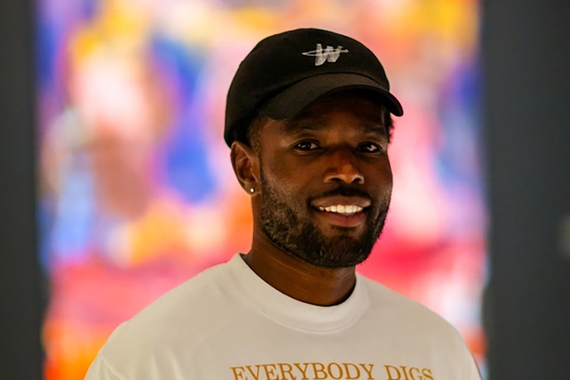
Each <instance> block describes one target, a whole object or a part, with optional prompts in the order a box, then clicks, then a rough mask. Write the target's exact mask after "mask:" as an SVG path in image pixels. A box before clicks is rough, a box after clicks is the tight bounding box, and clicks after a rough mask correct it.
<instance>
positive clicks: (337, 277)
mask: <svg viewBox="0 0 570 380" xmlns="http://www.w3.org/2000/svg"><path fill="white" fill-rule="evenodd" d="M402 113H403V111H402V107H401V105H400V103H399V101H398V100H397V99H396V98H395V97H394V96H393V95H392V94H391V93H390V91H389V84H388V79H387V78H386V75H385V73H384V69H383V68H382V65H381V64H380V62H379V61H378V59H377V58H376V57H375V56H374V54H373V53H372V52H371V51H370V50H368V49H367V48H366V47H365V46H364V45H362V44H361V43H360V42H358V41H356V40H354V39H352V38H349V37H347V36H343V35H340V34H336V33H333V32H329V31H324V30H319V29H298V30H293V31H289V32H285V33H281V34H277V35H274V36H271V37H268V38H266V39H264V40H263V41H261V42H260V43H259V44H258V45H257V46H256V47H255V48H254V49H253V50H252V52H251V53H250V54H249V55H248V56H247V57H246V58H245V60H244V61H243V62H242V63H241V65H240V67H239V69H238V71H237V73H236V75H235V77H234V80H233V82H232V85H231V87H230V90H229V93H228V100H227V109H226V126H225V132H224V138H225V141H226V143H227V144H228V146H230V148H231V162H232V165H233V168H234V171H235V174H236V177H237V179H238V181H239V183H240V185H241V186H242V188H243V189H244V190H245V191H246V192H247V193H248V194H250V196H251V203H252V211H253V216H254V232H253V240H252V245H251V249H250V251H249V252H248V253H247V254H236V255H235V256H234V257H233V259H232V260H231V261H230V262H228V263H226V264H222V265H219V266H216V267H214V268H211V269H209V270H207V271H205V272H203V273H201V274H200V275H198V276H196V277H195V278H193V279H192V280H190V281H188V282H186V283H185V284H183V285H181V286H180V287H178V288H176V289H174V290H172V291H171V292H169V293H167V294H166V295H165V296H163V297H162V298H160V299H159V300H158V301H157V302H155V303H154V304H153V305H151V306H149V307H148V308H146V309H145V310H143V311H142V312H141V313H139V314H138V315H137V316H135V317H134V318H133V319H131V320H130V321H128V322H126V323H124V324H123V325H122V326H120V327H119V328H118V329H117V330H116V331H115V332H114V333H113V334H112V336H111V337H110V338H109V340H108V342H107V343H106V345H105V346H104V347H103V348H102V349H101V351H100V352H99V355H98V356H97V358H96V359H95V361H94V363H93V364H92V366H91V368H90V370H89V373H88V374H87V379H121V380H135V379H137V380H151V379H152V380H154V379H193V380H198V379H200V380H204V379H234V380H238V379H249V380H262V379H263V380H269V379H274V380H277V379H279V380H286V379H290V380H309V379H311V380H313V379H321V380H322V379H368V380H371V379H388V380H477V379H480V376H479V374H478V371H477V367H476V365H475V363H474V361H473V358H472V357H471V355H470V353H469V350H468V349H467V347H466V346H465V344H464V342H463V340H462V339H461V337H460V335H459V334H458V333H457V331H455V330H454V329H453V328H452V327H451V326H450V325H449V324H448V323H447V322H445V321H444V320H443V319H442V318H441V317H439V316H437V315H436V314H434V313H433V312H431V311H429V310H428V309H426V308H425V307H423V306H421V305H420V304H418V303H416V302H414V301H412V300H409V299H407V298H405V297H403V296H401V295H398V294H396V293H394V292H392V291H390V290H389V289H387V288H385V287H384V286H382V285H380V284H377V283H374V282H372V281H370V280H368V279H366V278H364V277H362V276H360V275H357V274H356V272H355V266H356V265H357V264H359V263H361V262H362V261H364V260H366V258H367V257H368V255H369V254H370V252H371V250H372V247H373V246H374V244H375V242H376V240H377V239H378V237H379V236H380V233H381V231H382V228H383V226H384V221H385V218H386V214H387V212H388V207H389V204H390V196H391V192H392V173H391V169H390V161H389V158H388V144H389V142H390V137H391V134H392V129H393V125H392V117H391V115H395V116H401V115H402Z"/></svg>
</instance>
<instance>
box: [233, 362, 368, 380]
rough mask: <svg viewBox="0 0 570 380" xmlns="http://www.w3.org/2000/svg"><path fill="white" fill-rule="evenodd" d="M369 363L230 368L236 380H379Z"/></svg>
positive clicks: (294, 364) (288, 364)
mask: <svg viewBox="0 0 570 380" xmlns="http://www.w3.org/2000/svg"><path fill="white" fill-rule="evenodd" d="M373 369H374V364H368V363H337V362H329V363H321V362H307V363H263V364H247V365H243V366H235V367H230V370H231V372H232V375H233V379H234V380H377V379H376V378H375V377H374V376H373V373H372V371H373Z"/></svg>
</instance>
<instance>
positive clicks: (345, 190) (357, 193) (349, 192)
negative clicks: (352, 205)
mask: <svg viewBox="0 0 570 380" xmlns="http://www.w3.org/2000/svg"><path fill="white" fill-rule="evenodd" d="M337 195H339V196H343V197H360V198H366V199H368V200H370V201H371V202H373V201H374V199H373V198H372V196H371V195H370V194H368V193H367V192H366V191H364V190H362V189H359V188H356V187H354V186H350V185H338V186H337V187H335V188H334V189H330V190H327V191H325V192H323V193H320V194H319V195H315V196H312V197H310V198H309V199H308V203H309V204H311V202H313V201H314V200H316V199H319V198H326V197H333V196H337Z"/></svg>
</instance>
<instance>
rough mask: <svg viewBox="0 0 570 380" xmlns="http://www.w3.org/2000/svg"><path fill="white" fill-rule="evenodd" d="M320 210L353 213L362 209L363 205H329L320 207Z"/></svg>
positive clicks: (344, 213) (345, 213)
mask: <svg viewBox="0 0 570 380" xmlns="http://www.w3.org/2000/svg"><path fill="white" fill-rule="evenodd" d="M319 210H321V211H325V212H336V213H338V214H343V215H352V214H356V213H357V212H360V211H362V207H360V206H354V205H337V206H328V207H319Z"/></svg>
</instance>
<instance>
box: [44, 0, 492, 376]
mask: <svg viewBox="0 0 570 380" xmlns="http://www.w3.org/2000/svg"><path fill="white" fill-rule="evenodd" d="M478 6H479V4H478V3H477V2H476V1H475V0H406V1H402V0H398V1H395V0H352V1H347V0H315V1H304V0H289V1H285V0H259V1H253V0H218V1H206V0H162V1H157V0H39V1H38V3H37V9H38V13H37V37H38V38H37V41H38V43H37V52H38V60H37V71H38V84H37V96H38V111H37V112H38V120H39V123H38V135H39V136H40V139H39V142H38V149H39V157H40V160H39V165H40V168H41V170H40V171H41V178H40V183H41V189H40V192H41V199H40V210H39V215H40V220H41V226H40V227H41V234H42V235H41V243H42V248H41V260H42V263H43V266H44V269H45V271H46V273H47V275H48V278H49V296H50V298H49V299H50V301H49V305H48V309H47V312H46V316H45V322H44V326H43V342H44V347H45V351H46V361H45V378H46V379H48V380H67V379H82V378H83V376H84V374H85V372H86V370H87V368H88V366H89V364H90V362H91V360H92V359H93V358H94V356H95V355H96V353H97V351H98V349H99V348H100V347H101V346H102V344H103V343H104V342H105V340H106V339H107V337H108V336H109V334H110V333H111V332H112V331H113V329H115V328H116V327H117V326H118V325H119V324H120V323H121V322H123V321H125V320H126V319H128V318H130V317H131V316H132V315H134V314H135V313H136V312H137V311H139V310H140V309H141V308H143V307H144V306H146V305H148V304H149V303H150V302H152V301H153V300H155V299H156V298H157V297H159V296H160V295H161V294H163V293H164V292H166V291H167V290H169V289H171V288H173V287H174V286H176V285H178V284H180V283H182V282H183V281H186V280H187V279H189V278H191V277H192V276H193V275H195V274H196V273H198V272H200V271H201V270H203V269H205V268H207V267H209V266H211V265H214V264H216V263H220V262H224V261H226V260H228V259H229V258H230V257H231V256H232V255H233V254H235V253H236V252H246V251H247V250H248V248H249V242H250V239H251V230H252V226H251V215H250V206H249V198H248V196H247V194H245V193H244V192H243V191H242V189H241V188H240V187H239V186H238V183H237V181H236V180H235V177H234V174H233V172H232V169H231V165H230V161H229V149H228V147H227V146H226V145H225V143H224V141H223V139H222V132H223V125H224V107H225V97H226V93H227V89H228V87H229V83H230V81H231V78H232V76H233V74H234V73H235V70H236V69H237V66H238V64H239V62H240V61H241V60H242V59H243V58H244V57H245V55H246V54H247V53H248V52H249V50H251V48H252V47H253V46H254V45H255V43H257V41H259V40H260V39H261V38H263V37H265V36H268V35H270V34H274V33H277V32H280V31H283V30H287V29H291V28H296V27H309V26H312V27H320V28H325V29H331V30H334V31H337V32H340V33H344V34H347V35H350V36H352V37H355V38H357V39H359V40H361V41H363V42H364V43H365V44H366V45H368V46H369V47H370V48H371V49H372V50H373V51H374V52H375V53H376V54H377V56H378V57H379V58H380V60H381V61H382V62H383V63H384V66H385V68H386V71H387V73H388V76H389V78H390V80H391V85H392V89H393V93H394V94H395V95H396V96H397V97H398V98H399V99H401V101H402V103H403V105H404V108H405V115H404V116H403V117H402V118H397V120H396V128H395V135H394V139H393V142H392V144H391V147H390V150H389V153H390V157H391V161H392V165H393V171H394V181H395V185H394V193H393V200H392V206H391V211H390V213H389V215H388V219H387V225H386V229H385V232H384V233H383V235H382V236H381V238H380V240H379V242H378V243H377V244H376V246H375V249H374V253H373V254H372V257H371V258H370V259H369V260H368V261H367V262H366V263H364V264H362V265H361V266H360V267H359V268H358V270H359V271H360V272H361V273H364V274H366V275H367V276H369V277H371V278H373V279H376V280H378V281H380V282H383V283H385V284H386V285H388V286H389V287H391V288H393V289H395V290H397V291H399V292H401V293H403V294H406V295H408V296H410V297H412V298H414V299H417V300H419V301H420V302H422V303H424V304H426V305H427V306H428V307H430V308H432V309H433V310H435V311H437V312H438V313H440V314H442V315H443V316H444V317H445V318H447V319H448V320H449V321H450V322H451V323H453V324H454V325H455V326H456V327H457V328H458V329H459V330H460V331H461V333H462V334H463V335H464V337H465V339H466V340H467V342H468V344H469V346H470V348H471V350H472V352H473V354H474V355H475V356H476V358H477V359H478V360H479V362H480V363H481V364H482V365H483V364H484V355H485V347H484V336H483V333H482V329H481V323H480V296H481V291H482V287H483V282H484V276H485V249H486V247H485V235H484V231H485V223H486V209H485V200H484V198H483V192H482V187H483V185H482V173H481V147H480V144H481V140H480V138H479V133H480V129H479V122H478V116H479V113H478V92H479V78H478V61H477V59H478V27H479V16H478Z"/></svg>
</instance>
